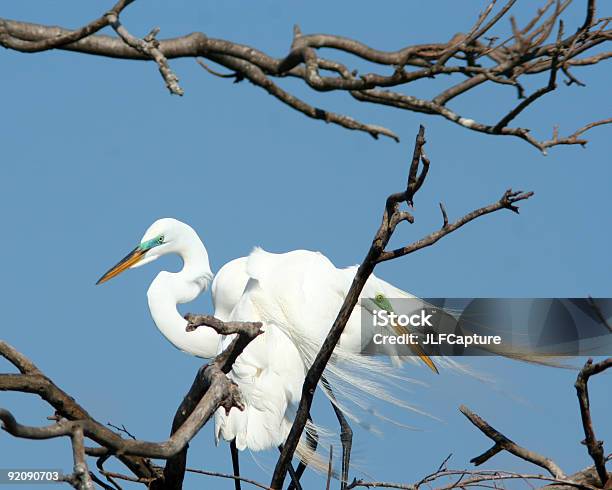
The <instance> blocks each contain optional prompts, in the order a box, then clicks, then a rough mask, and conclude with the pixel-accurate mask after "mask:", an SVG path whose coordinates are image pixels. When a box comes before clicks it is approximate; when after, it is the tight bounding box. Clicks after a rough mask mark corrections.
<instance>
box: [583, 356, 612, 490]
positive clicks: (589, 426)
mask: <svg viewBox="0 0 612 490" xmlns="http://www.w3.org/2000/svg"><path fill="white" fill-rule="evenodd" d="M611 366H612V357H609V358H608V359H606V360H604V361H601V362H598V363H596V364H593V359H589V360H588V361H587V362H586V364H585V365H584V367H583V368H582V369H581V370H580V372H579V373H578V377H577V379H576V383H575V385H574V386H575V387H576V394H577V395H578V403H579V404H580V417H581V419H582V427H583V429H584V437H585V438H584V441H583V444H585V445H586V447H587V450H588V452H589V456H591V459H592V460H593V462H594V463H595V468H596V469H597V474H598V476H599V479H600V480H601V484H602V487H605V486H606V483H607V482H608V479H609V477H608V472H607V470H606V460H605V457H604V447H603V441H598V440H597V437H596V436H595V429H594V428H593V421H592V419H591V406H590V402H589V387H588V383H589V378H590V377H591V376H594V375H596V374H599V373H602V372H603V371H605V370H606V369H608V368H609V367H611Z"/></svg>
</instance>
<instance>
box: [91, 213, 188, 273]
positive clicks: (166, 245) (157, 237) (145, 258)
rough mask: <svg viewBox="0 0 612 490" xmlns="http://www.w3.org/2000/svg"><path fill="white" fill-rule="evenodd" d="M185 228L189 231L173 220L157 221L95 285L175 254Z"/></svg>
mask: <svg viewBox="0 0 612 490" xmlns="http://www.w3.org/2000/svg"><path fill="white" fill-rule="evenodd" d="M186 228H188V229H189V230H191V228H190V227H189V225H186V224H185V223H182V222H181V221H178V220H176V219H174V218H162V219H158V220H157V221H156V222H155V223H153V224H152V225H151V226H149V228H148V229H147V231H146V232H145V234H144V235H143V236H142V239H141V240H140V244H139V245H137V246H136V247H135V248H134V250H132V251H131V252H130V253H129V254H127V255H126V256H125V257H124V258H123V259H121V260H120V261H119V262H118V263H117V264H115V265H114V266H113V267H111V268H110V269H109V270H108V271H106V273H105V274H104V275H103V276H102V277H101V278H100V279H98V282H96V284H102V283H103V282H106V281H108V280H109V279H112V278H113V277H115V276H117V275H119V274H121V273H122V272H123V271H124V270H126V269H133V268H135V267H140V266H141V265H144V264H148V263H149V262H153V261H154V260H156V259H158V258H159V257H161V256H162V255H166V254H169V253H173V252H177V251H178V250H179V246H180V243H181V238H182V237H184V236H185V231H186ZM194 233H195V232H194Z"/></svg>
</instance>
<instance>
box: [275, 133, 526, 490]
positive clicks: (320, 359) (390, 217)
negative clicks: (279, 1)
mask: <svg viewBox="0 0 612 490" xmlns="http://www.w3.org/2000/svg"><path fill="white" fill-rule="evenodd" d="M424 145H425V128H424V127H423V126H421V127H420V129H419V132H418V135H417V137H416V141H415V146H414V151H413V155H412V162H411V164H410V170H409V172H408V182H407V184H406V188H405V190H404V191H401V192H397V193H394V194H391V195H390V196H389V197H388V198H387V202H386V205H385V209H384V212H383V218H382V222H381V224H380V227H379V229H378V231H377V232H376V235H375V237H374V240H373V242H372V245H371V246H370V249H369V250H368V252H367V254H366V256H365V258H364V260H363V262H362V263H361V265H360V266H359V268H358V269H357V273H356V274H355V278H354V279H353V282H352V284H351V287H350V289H349V290H348V292H347V294H346V297H345V300H344V302H343V304H342V307H341V308H340V312H339V313H338V316H337V317H336V320H335V321H334V324H333V325H332V327H331V329H330V331H329V333H328V335H327V337H326V338H325V341H324V342H323V345H322V346H321V349H320V350H319V352H318V354H317V356H316V358H315V360H314V361H313V363H312V365H311V366H310V367H309V369H308V372H307V374H306V380H305V381H304V385H303V387H302V397H301V400H300V404H299V408H298V410H297V414H296V417H295V420H294V422H293V425H292V427H291V431H290V432H289V435H288V437H287V440H286V441H285V443H284V444H283V449H282V451H281V455H280V456H279V459H278V461H277V463H276V467H275V469H274V475H273V476H272V481H271V483H270V487H271V488H274V489H280V488H282V486H283V482H284V480H285V476H286V473H287V470H288V467H289V464H290V463H291V458H292V456H293V453H294V452H295V449H296V447H297V443H298V441H299V439H300V437H301V435H302V432H303V430H304V426H305V424H306V421H307V420H308V415H309V413H310V408H311V405H312V400H313V397H314V392H315V389H316V387H317V384H318V383H319V381H320V379H321V376H322V375H323V371H324V370H325V367H326V365H327V363H328V361H329V359H330V358H331V355H332V353H333V351H334V348H335V347H336V344H337V343H338V340H339V339H340V336H341V335H342V332H343V331H344V327H345V325H346V322H347V321H348V319H349V316H350V315H351V313H352V311H353V308H354V307H355V305H356V303H357V301H358V299H359V295H360V293H361V291H362V289H363V287H364V285H365V283H366V281H367V279H368V277H369V276H370V274H371V273H372V272H373V271H374V268H375V267H376V264H378V263H379V262H382V261H384V260H390V259H392V258H397V257H400V256H402V255H407V254H409V253H413V252H416V251H417V250H420V249H421V248H424V247H427V246H429V245H431V244H433V243H435V242H436V241H438V240H439V239H440V238H442V237H443V236H445V235H447V234H449V233H451V232H452V231H454V230H456V229H457V228H459V227H460V226H463V225H464V224H465V223H467V222H469V221H471V220H473V219H476V218H477V217H479V216H482V215H484V214H487V213H491V212H494V211H497V210H500V209H510V210H512V211H514V212H518V208H517V207H516V206H515V205H514V203H516V202H517V201H520V200H523V199H528V198H529V197H531V195H532V193H526V194H522V193H516V192H512V191H509V190H508V191H506V192H505V193H504V195H503V196H502V198H501V199H500V200H499V201H498V202H497V203H494V204H491V205H489V206H486V207H484V208H481V209H479V210H476V211H473V212H472V213H470V214H468V215H466V216H464V217H463V218H461V219H460V220H458V221H456V222H455V223H453V224H452V225H448V226H445V227H443V228H442V229H441V230H439V231H436V232H433V233H431V234H430V235H428V236H426V237H424V238H423V239H421V240H418V241H417V242H414V243H413V244H412V245H409V246H407V247H403V248H400V249H397V250H394V251H390V252H388V251H386V250H385V247H386V246H387V244H388V243H389V240H390V239H391V236H392V235H393V232H394V231H395V228H396V226H397V225H398V224H399V223H400V222H402V221H408V222H412V221H414V218H413V217H412V215H411V214H410V213H408V212H407V211H401V210H400V204H401V203H402V202H404V203H406V204H407V205H409V206H410V205H412V202H413V199H414V195H415V194H416V193H417V192H418V190H419V189H420V188H421V186H422V185H423V182H424V180H425V177H426V175H427V170H428V168H429V165H430V163H429V160H428V159H427V157H426V156H425V155H424V152H423V146H424ZM421 165H422V168H420V167H421ZM419 169H420V171H419Z"/></svg>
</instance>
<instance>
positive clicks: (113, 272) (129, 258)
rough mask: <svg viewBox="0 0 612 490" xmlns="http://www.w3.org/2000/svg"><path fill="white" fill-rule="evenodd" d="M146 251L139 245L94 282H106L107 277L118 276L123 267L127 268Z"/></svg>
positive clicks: (137, 260)
mask: <svg viewBox="0 0 612 490" xmlns="http://www.w3.org/2000/svg"><path fill="white" fill-rule="evenodd" d="M146 252H147V251H146V250H145V249H143V248H142V246H140V245H139V246H138V247H136V248H135V249H134V250H132V251H131V252H130V253H129V254H127V255H126V256H125V257H124V258H123V259H121V261H120V262H119V263H117V264H116V265H114V266H113V267H111V268H110V269H109V270H108V271H107V272H106V273H105V274H104V275H103V276H102V277H101V278H100V279H98V282H96V284H102V283H103V282H106V281H108V280H109V279H112V278H113V277H115V276H118V275H119V274H121V273H122V272H123V271H124V270H125V269H128V268H129V267H131V266H133V265H134V264H136V263H138V262H139V261H140V260H141V259H142V258H143V256H144V254H145V253H146Z"/></svg>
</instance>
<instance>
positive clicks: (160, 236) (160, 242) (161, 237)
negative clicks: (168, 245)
mask: <svg viewBox="0 0 612 490" xmlns="http://www.w3.org/2000/svg"><path fill="white" fill-rule="evenodd" d="M157 243H159V244H160V245H161V244H162V243H164V235H159V237H158V238H157Z"/></svg>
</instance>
